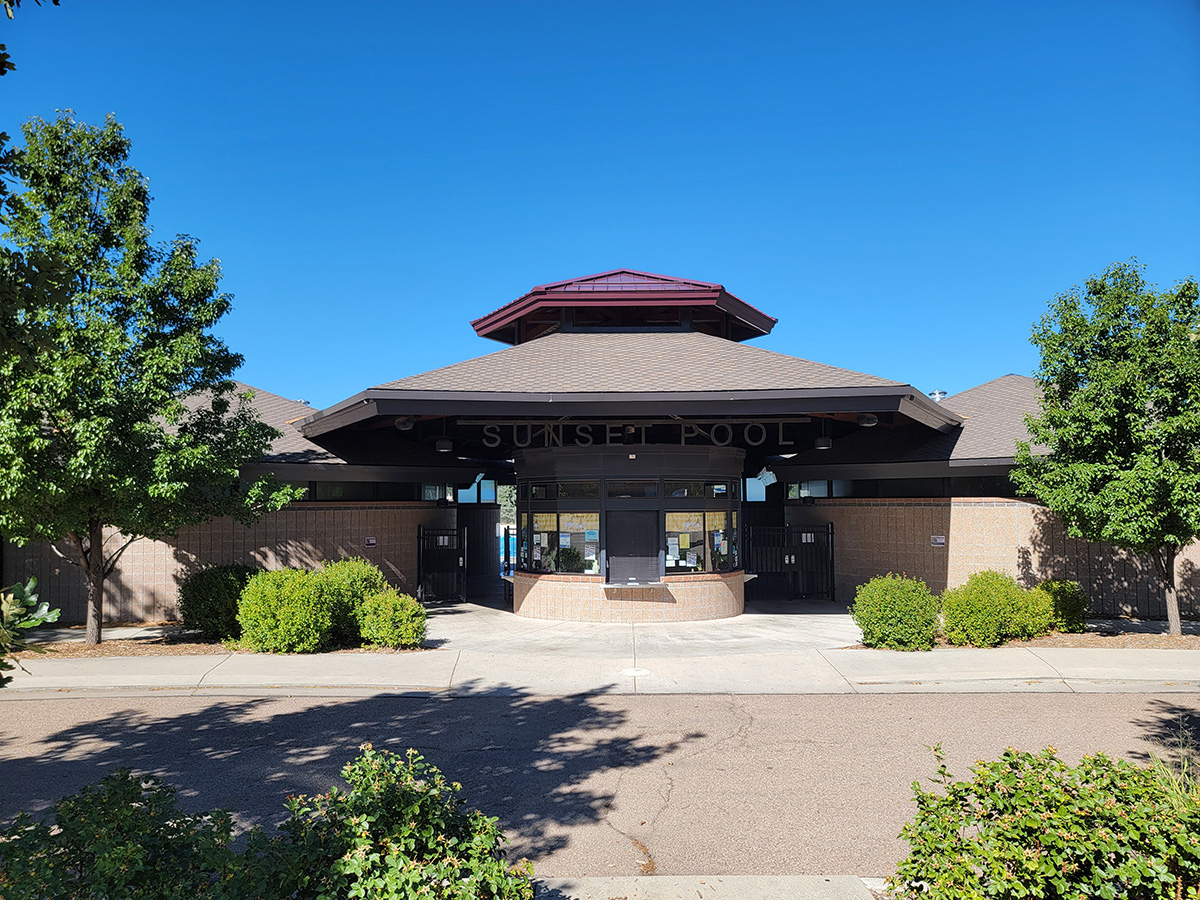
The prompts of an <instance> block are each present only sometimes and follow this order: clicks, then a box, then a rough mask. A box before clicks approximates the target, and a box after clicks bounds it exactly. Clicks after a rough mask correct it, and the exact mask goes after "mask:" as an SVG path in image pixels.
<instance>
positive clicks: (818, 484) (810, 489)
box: [800, 481, 829, 497]
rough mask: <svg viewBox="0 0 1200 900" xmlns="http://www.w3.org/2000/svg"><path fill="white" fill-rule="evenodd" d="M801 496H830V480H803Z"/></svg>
mask: <svg viewBox="0 0 1200 900" xmlns="http://www.w3.org/2000/svg"><path fill="white" fill-rule="evenodd" d="M800 496H801V497H828V496H829V482H828V481H802V482H800Z"/></svg>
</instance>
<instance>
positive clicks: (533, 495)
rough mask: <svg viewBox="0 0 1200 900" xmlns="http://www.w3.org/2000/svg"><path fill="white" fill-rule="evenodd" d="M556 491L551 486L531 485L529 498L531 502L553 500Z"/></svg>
mask: <svg viewBox="0 0 1200 900" xmlns="http://www.w3.org/2000/svg"><path fill="white" fill-rule="evenodd" d="M555 494H556V491H555V486H554V485H553V484H544V483H543V484H531V485H530V486H529V497H530V499H531V500H553V499H554V497H555Z"/></svg>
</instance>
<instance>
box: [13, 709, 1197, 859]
mask: <svg viewBox="0 0 1200 900" xmlns="http://www.w3.org/2000/svg"><path fill="white" fill-rule="evenodd" d="M0 709H2V710H3V718H0V778H2V779H3V783H4V785H5V790H4V793H3V796H2V797H0V818H3V819H5V820H8V819H10V818H11V817H12V816H13V815H15V813H16V812H17V811H18V810H21V809H25V810H30V811H37V810H39V809H44V808H45V807H46V806H47V805H48V804H49V803H50V802H51V801H52V800H53V799H55V798H56V797H58V796H61V795H63V794H67V793H71V792H73V791H75V790H77V789H78V788H80V787H81V786H83V785H84V784H86V783H90V782H93V781H95V780H97V779H99V778H100V777H101V776H102V775H103V774H105V773H106V772H108V771H111V770H112V769H113V768H115V767H117V766H122V765H124V766H130V767H132V768H134V769H136V770H138V771H141V772H148V773H154V774H157V775H159V776H161V777H163V778H165V779H167V780H168V781H170V782H171V783H173V784H175V785H176V786H177V787H178V788H179V794H180V798H181V800H182V801H183V803H184V804H185V805H186V806H187V807H188V808H190V809H207V808H212V807H226V808H233V809H236V810H238V811H239V812H240V815H239V818H238V822H239V824H240V825H242V826H246V825H249V824H251V823H254V822H266V823H272V822H277V821H279V820H280V819H281V818H282V815H281V814H282V810H283V800H284V798H285V797H286V796H287V795H288V794H290V793H299V792H308V793H313V792H317V791H322V790H325V789H326V788H328V787H329V785H330V784H331V783H333V781H334V780H335V779H336V777H337V772H338V770H339V769H340V768H341V766H342V764H343V763H344V762H345V761H346V760H348V759H349V758H350V757H351V756H352V755H353V754H354V752H355V749H356V748H357V746H358V745H359V744H360V743H362V742H364V741H371V742H373V743H374V744H375V745H376V746H382V747H387V748H389V749H393V750H397V751H400V750H403V749H404V748H406V747H410V746H412V747H416V748H417V749H418V750H420V751H421V752H422V753H424V754H425V755H426V756H427V758H428V759H429V760H430V761H431V762H433V763H434V764H435V765H437V766H439V767H440V768H441V769H442V770H443V771H444V772H445V773H446V774H447V776H448V777H450V778H451V779H453V780H457V781H460V782H462V783H463V786H464V797H465V798H466V800H467V802H468V804H469V805H473V806H478V807H479V808H481V809H483V810H484V811H485V812H486V813H487V814H488V815H495V816H498V817H499V818H500V821H501V825H502V826H503V827H504V829H505V830H506V832H507V833H508V834H509V835H510V837H511V838H512V839H513V844H514V851H515V852H516V853H517V854H518V855H526V856H529V857H530V858H531V859H533V860H534V863H535V866H536V870H537V872H538V874H539V875H541V876H545V877H552V876H586V875H591V876H596V875H639V874H644V873H646V872H648V871H654V872H656V873H657V874H663V875H689V874H703V875H715V874H727V875H754V874H779V875H789V874H829V873H847V874H854V875H865V876H872V875H883V874H887V872H888V871H890V870H891V868H892V865H893V863H894V861H895V860H896V859H897V858H899V857H900V856H902V855H903V853H904V846H903V844H902V843H901V842H900V841H899V840H897V838H896V835H897V833H898V831H899V829H900V826H901V825H902V824H903V822H904V821H906V820H907V819H908V818H909V817H910V816H911V814H912V812H913V805H912V803H911V802H910V800H909V797H910V794H911V791H910V784H911V782H912V781H913V780H915V779H927V778H928V777H929V776H931V775H932V774H933V772H934V769H935V768H936V767H935V764H934V760H933V757H932V754H931V753H930V751H929V750H928V746H929V745H932V744H934V743H936V742H939V741H940V742H942V743H943V745H944V747H945V749H946V752H947V762H948V765H949V766H950V769H951V771H952V772H954V773H955V774H957V775H959V776H965V775H966V774H967V770H968V768H969V766H970V764H971V763H973V762H974V761H975V760H977V759H980V758H985V757H987V758H991V757H994V756H996V755H997V754H998V753H1000V752H1001V751H1002V750H1003V749H1004V748H1005V747H1006V746H1009V745H1012V746H1016V747H1020V748H1023V749H1029V750H1034V749H1039V748H1041V747H1044V746H1046V745H1047V744H1053V745H1055V746H1057V747H1058V748H1059V750H1060V752H1061V753H1062V755H1063V756H1064V757H1065V758H1068V759H1071V760H1074V759H1077V758H1078V757H1079V756H1080V755H1083V754H1085V753H1091V752H1095V751H1097V750H1104V751H1107V752H1109V753H1112V754H1117V755H1123V756H1127V757H1131V758H1135V759H1136V758H1144V756H1145V754H1146V752H1147V750H1148V744H1147V740H1158V741H1163V740H1166V739H1168V738H1169V737H1170V736H1171V734H1173V733H1174V730H1175V729H1176V728H1178V726H1179V722H1180V721H1181V719H1180V717H1183V719H1182V721H1183V722H1184V724H1185V726H1187V727H1191V728H1192V729H1193V730H1196V729H1197V727H1198V725H1197V723H1200V699H1198V698H1197V697H1196V695H1194V694H1175V695H1169V696H1165V695H1162V696H1156V695H1152V694H1137V693H1121V694H1012V693H1007V694H1004V693H998V694H989V693H982V694H979V693H977V694H917V695H913V694H871V695H868V694H862V695H790V694H771V695H762V694H740V695H731V694H705V695H680V694H675V695H672V694H663V695H631V694H586V695H584V694H581V695H574V696H557V697H548V696H533V695H529V694H521V693H514V694H512V695H506V696H468V697H445V696H440V697H421V696H374V697H363V698H341V699H329V698H321V697H311V696H305V697H295V696H283V695H277V696H271V697H252V698H236V697H234V698H231V697H224V698H217V697H209V698H206V697H188V696H178V695H170V696H139V697H123V698H121V697H98V696H82V697H81V696H74V697H66V698H64V699H47V698H46V697H45V696H41V697H32V696H31V697H29V698H28V699H12V698H11V697H10V698H7V700H6V702H5V703H4V704H3V706H2V707H0Z"/></svg>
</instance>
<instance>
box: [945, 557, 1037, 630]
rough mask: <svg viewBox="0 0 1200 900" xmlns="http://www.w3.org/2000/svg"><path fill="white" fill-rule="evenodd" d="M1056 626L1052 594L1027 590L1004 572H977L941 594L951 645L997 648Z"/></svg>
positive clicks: (946, 628)
mask: <svg viewBox="0 0 1200 900" xmlns="http://www.w3.org/2000/svg"><path fill="white" fill-rule="evenodd" d="M1053 627H1054V604H1053V601H1052V600H1051V599H1050V595H1049V594H1048V593H1045V592H1038V591H1027V590H1025V589H1024V588H1023V587H1021V585H1019V584H1018V583H1017V581H1016V579H1015V578H1013V577H1012V576H1011V575H1005V574H1004V573H1002V572H992V571H986V572H976V573H975V574H974V575H972V576H971V577H970V578H968V579H967V582H966V584H963V585H960V586H959V587H956V588H951V589H949V590H947V591H945V592H944V593H943V594H942V631H943V633H944V634H945V636H946V640H947V641H949V642H950V643H951V644H958V645H962V644H970V645H972V646H975V647H995V646H998V645H999V644H1002V643H1004V642H1005V641H1008V640H1012V639H1013V638H1017V639H1024V638H1031V637H1036V636H1038V635H1039V634H1046V633H1047V632H1049V631H1050V629H1051V628H1053Z"/></svg>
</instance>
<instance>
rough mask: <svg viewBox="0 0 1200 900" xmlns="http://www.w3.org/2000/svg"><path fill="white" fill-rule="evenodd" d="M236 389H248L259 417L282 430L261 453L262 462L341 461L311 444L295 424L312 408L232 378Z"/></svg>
mask: <svg viewBox="0 0 1200 900" xmlns="http://www.w3.org/2000/svg"><path fill="white" fill-rule="evenodd" d="M234 384H236V385H237V392H238V393H239V394H244V393H246V392H247V391H251V392H253V394H254V399H253V400H251V401H250V405H251V406H253V407H254V408H255V409H256V410H258V415H259V417H260V418H261V419H262V420H263V421H264V422H266V423H267V424H268V425H270V426H272V427H274V428H278V429H279V430H280V431H281V432H283V434H282V435H281V436H280V437H278V438H276V439H275V441H274V442H273V443H272V444H271V449H270V450H268V451H267V452H266V454H264V455H263V462H264V463H326V464H330V463H341V462H343V460H341V459H339V458H338V457H336V456H334V455H333V454H332V453H330V452H329V451H328V450H326V449H325V448H324V447H320V446H318V445H317V444H314V443H313V442H312V441H310V440H309V439H308V438H306V437H305V436H304V435H302V434H301V433H300V432H299V430H298V428H297V426H298V425H299V424H300V422H301V421H302V420H303V419H304V418H305V416H311V415H312V414H313V408H312V407H311V406H309V405H308V404H306V403H301V402H300V401H299V400H289V399H288V398H287V397H280V396H279V395H278V394H272V393H271V392H270V391H264V390H262V389H261V388H256V387H251V386H250V385H248V384H245V383H243V382H241V381H235V382H234Z"/></svg>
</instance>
